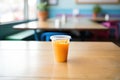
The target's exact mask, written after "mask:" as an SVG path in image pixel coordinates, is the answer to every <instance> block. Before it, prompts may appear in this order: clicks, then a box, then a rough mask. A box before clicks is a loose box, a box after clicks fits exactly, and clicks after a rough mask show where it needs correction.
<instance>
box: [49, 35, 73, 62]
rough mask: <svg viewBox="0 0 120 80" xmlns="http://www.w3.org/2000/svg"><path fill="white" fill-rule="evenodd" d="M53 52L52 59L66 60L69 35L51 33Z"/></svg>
mask: <svg viewBox="0 0 120 80" xmlns="http://www.w3.org/2000/svg"><path fill="white" fill-rule="evenodd" d="M50 39H51V41H52V47H53V52H54V59H55V61H57V62H67V58H68V49H69V43H70V39H71V36H69V35H53V36H51V37H50Z"/></svg>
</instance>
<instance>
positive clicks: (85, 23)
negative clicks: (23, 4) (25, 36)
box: [13, 18, 108, 40]
mask: <svg viewBox="0 0 120 80" xmlns="http://www.w3.org/2000/svg"><path fill="white" fill-rule="evenodd" d="M13 28H14V29H21V30H34V32H35V39H36V40H38V37H37V36H38V35H37V31H36V30H37V29H39V30H45V31H70V30H77V31H83V30H84V31H85V30H89V31H90V30H108V28H106V27H104V26H103V25H100V24H98V23H95V22H93V21H91V20H89V19H88V18H77V19H76V20H73V19H72V18H71V19H68V20H67V22H66V23H65V24H63V25H62V24H61V25H60V27H56V26H55V19H48V20H47V21H44V22H40V21H36V22H29V23H26V24H21V25H16V26H14V27H13Z"/></svg>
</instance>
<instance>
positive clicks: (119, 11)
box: [49, 0, 120, 17]
mask: <svg viewBox="0 0 120 80" xmlns="http://www.w3.org/2000/svg"><path fill="white" fill-rule="evenodd" d="M94 5H95V4H77V3H76V2H75V0H58V4H57V5H54V6H52V5H51V6H50V11H49V16H50V17H55V16H56V14H72V10H73V9H74V8H78V9H79V13H80V14H83V15H91V14H92V8H93V6H94ZM100 6H101V8H102V13H108V14H112V15H118V16H120V4H100Z"/></svg>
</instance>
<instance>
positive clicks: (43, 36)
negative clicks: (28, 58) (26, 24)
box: [40, 32, 67, 41]
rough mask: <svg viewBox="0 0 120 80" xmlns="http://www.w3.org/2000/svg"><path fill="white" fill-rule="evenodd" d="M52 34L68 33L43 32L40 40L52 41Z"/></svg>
mask: <svg viewBox="0 0 120 80" xmlns="http://www.w3.org/2000/svg"><path fill="white" fill-rule="evenodd" d="M52 35H67V33H64V32H43V33H41V36H40V40H41V41H50V36H52Z"/></svg>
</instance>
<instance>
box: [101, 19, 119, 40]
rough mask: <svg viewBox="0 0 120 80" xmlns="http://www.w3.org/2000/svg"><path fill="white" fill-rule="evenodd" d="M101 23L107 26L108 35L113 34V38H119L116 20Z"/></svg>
mask: <svg viewBox="0 0 120 80" xmlns="http://www.w3.org/2000/svg"><path fill="white" fill-rule="evenodd" d="M102 25H104V26H105V27H108V28H109V35H110V37H111V36H113V37H114V38H115V40H118V39H119V29H118V22H116V21H107V22H103V23H102Z"/></svg>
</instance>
